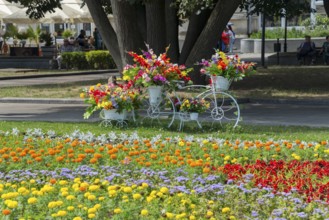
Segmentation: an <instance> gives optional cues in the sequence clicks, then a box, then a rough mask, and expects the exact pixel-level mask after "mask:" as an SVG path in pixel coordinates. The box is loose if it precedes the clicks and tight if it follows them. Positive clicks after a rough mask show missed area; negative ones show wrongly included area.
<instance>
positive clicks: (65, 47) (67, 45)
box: [56, 39, 74, 70]
mask: <svg viewBox="0 0 329 220" xmlns="http://www.w3.org/2000/svg"><path fill="white" fill-rule="evenodd" d="M73 49H74V48H73V46H72V45H70V42H69V40H68V39H64V44H63V45H62V46H61V48H60V51H59V55H58V56H57V57H56V60H57V63H58V69H59V70H60V69H62V61H63V58H62V54H63V53H64V52H73Z"/></svg>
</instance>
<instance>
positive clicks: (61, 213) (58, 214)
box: [57, 210, 67, 217]
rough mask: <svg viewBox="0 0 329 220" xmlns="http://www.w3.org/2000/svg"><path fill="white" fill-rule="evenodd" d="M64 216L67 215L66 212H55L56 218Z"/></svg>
mask: <svg viewBox="0 0 329 220" xmlns="http://www.w3.org/2000/svg"><path fill="white" fill-rule="evenodd" d="M66 214H67V212H66V211H64V210H60V211H58V212H57V216H61V217H63V216H66Z"/></svg>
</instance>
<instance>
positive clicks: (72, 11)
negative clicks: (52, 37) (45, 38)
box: [0, 0, 93, 24]
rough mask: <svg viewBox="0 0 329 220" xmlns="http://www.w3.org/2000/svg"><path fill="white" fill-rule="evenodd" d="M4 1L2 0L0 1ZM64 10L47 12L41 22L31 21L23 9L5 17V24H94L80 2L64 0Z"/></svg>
mask: <svg viewBox="0 0 329 220" xmlns="http://www.w3.org/2000/svg"><path fill="white" fill-rule="evenodd" d="M0 1H2V0H0ZM61 4H62V9H59V8H56V9H55V12H53V13H50V12H47V13H46V14H45V16H44V17H43V18H41V19H39V20H35V19H30V18H29V16H28V15H27V14H26V10H27V9H26V8H21V9H19V10H16V11H15V12H12V13H10V14H9V15H6V16H4V18H3V21H4V22H5V23H16V24H32V23H87V22H89V23H90V22H93V21H92V19H91V16H90V13H89V11H88V8H87V6H84V7H83V8H81V4H82V2H81V1H79V0H64V1H63V2H62V3H61Z"/></svg>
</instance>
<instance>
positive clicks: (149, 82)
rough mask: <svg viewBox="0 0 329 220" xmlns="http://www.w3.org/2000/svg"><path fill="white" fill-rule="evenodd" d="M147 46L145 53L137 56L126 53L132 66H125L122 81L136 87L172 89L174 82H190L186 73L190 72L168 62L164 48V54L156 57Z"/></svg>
mask: <svg viewBox="0 0 329 220" xmlns="http://www.w3.org/2000/svg"><path fill="white" fill-rule="evenodd" d="M146 46H147V49H148V50H147V51H142V52H143V54H142V55H139V54H137V53H135V52H132V51H130V52H128V54H129V55H130V56H132V57H133V60H134V62H135V63H134V64H133V65H129V64H128V65H126V66H125V67H124V70H123V80H126V81H132V83H133V84H135V85H137V86H143V87H148V86H162V85H164V86H168V87H174V86H175V85H176V83H173V81H175V80H183V81H185V82H189V81H190V77H189V76H188V73H189V72H190V71H191V70H192V69H191V68H189V69H187V68H186V67H185V66H184V65H178V64H174V63H171V62H170V58H169V57H167V51H168V49H169V47H167V48H166V51H165V53H163V54H160V55H159V56H157V55H156V54H154V51H153V50H152V49H150V48H149V46H148V45H146Z"/></svg>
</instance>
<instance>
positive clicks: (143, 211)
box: [141, 209, 149, 215]
mask: <svg viewBox="0 0 329 220" xmlns="http://www.w3.org/2000/svg"><path fill="white" fill-rule="evenodd" d="M148 214H149V212H148V211H147V210H146V209H143V210H142V211H141V215H148Z"/></svg>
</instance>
